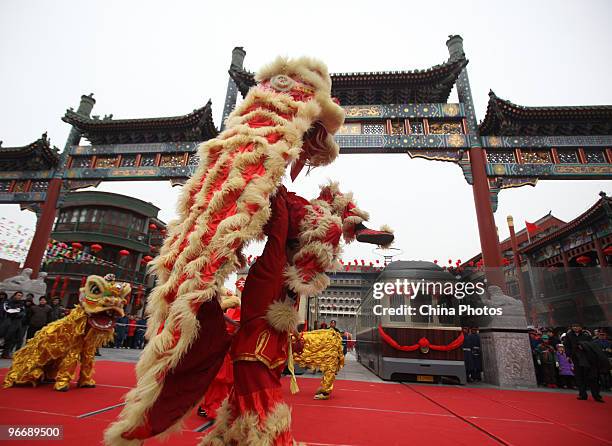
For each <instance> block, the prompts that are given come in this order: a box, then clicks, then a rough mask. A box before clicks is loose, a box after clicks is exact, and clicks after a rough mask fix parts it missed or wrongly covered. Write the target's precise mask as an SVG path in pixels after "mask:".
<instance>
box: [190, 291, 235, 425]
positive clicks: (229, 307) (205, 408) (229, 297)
mask: <svg viewBox="0 0 612 446" xmlns="http://www.w3.org/2000/svg"><path fill="white" fill-rule="evenodd" d="M222 296H223V300H222V301H221V309H222V310H223V311H224V312H225V320H226V321H227V322H226V328H227V332H228V333H229V334H230V335H232V334H234V333H235V331H236V327H237V325H239V323H240V298H239V297H238V296H236V295H235V294H234V293H232V292H231V291H229V290H228V291H227V292H226V293H225V294H223V293H222ZM233 385H234V371H233V369H232V359H231V358H230V355H229V353H226V354H225V358H223V365H221V368H220V369H219V372H218V373H217V376H215V379H214V380H213V382H212V383H210V386H208V390H207V391H206V394H205V395H204V399H203V400H202V403H201V404H200V407H199V410H198V415H200V416H205V417H208V418H216V417H217V410H218V409H219V407H220V406H221V404H222V403H223V400H225V398H227V396H228V395H229V393H230V391H231V390H232V387H233Z"/></svg>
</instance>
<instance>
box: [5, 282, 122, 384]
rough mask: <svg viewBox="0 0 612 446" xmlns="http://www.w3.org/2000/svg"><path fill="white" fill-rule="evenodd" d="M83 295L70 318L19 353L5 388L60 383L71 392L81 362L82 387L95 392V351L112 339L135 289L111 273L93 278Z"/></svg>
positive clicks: (42, 332) (44, 330)
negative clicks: (129, 297) (118, 319)
mask: <svg viewBox="0 0 612 446" xmlns="http://www.w3.org/2000/svg"><path fill="white" fill-rule="evenodd" d="M80 291H81V297H80V302H79V305H77V307H76V308H75V309H73V310H72V311H71V312H70V314H69V315H68V316H66V317H64V318H62V319H59V320H57V321H55V322H52V323H50V324H48V325H46V326H45V327H43V328H42V329H41V330H39V331H38V332H37V333H36V335H35V336H34V337H33V338H32V339H30V340H29V341H28V342H27V344H26V345H25V346H24V347H23V348H22V349H20V350H19V351H17V352H16V353H15V356H14V359H13V364H12V365H11V368H10V370H9V372H8V374H7V375H6V377H5V379H4V387H11V386H13V385H16V384H17V385H19V384H32V385H33V386H36V385H37V384H38V383H40V382H42V381H45V380H55V390H59V391H62V392H66V391H68V389H69V388H70V381H71V380H72V379H73V378H74V376H75V372H76V369H77V366H78V365H79V363H80V366H81V367H80V373H79V381H78V386H79V387H95V384H96V382H95V381H94V379H93V374H94V362H95V354H96V349H97V348H99V347H101V346H103V345H105V344H107V343H108V342H110V341H111V340H112V339H113V336H114V332H115V320H116V319H117V318H118V317H121V316H123V314H124V313H123V307H124V306H125V304H126V297H127V296H128V295H129V294H130V292H131V288H130V285H129V284H127V283H122V282H115V278H114V276H113V275H112V274H111V275H107V276H105V277H104V278H102V277H99V276H89V277H88V278H87V282H86V283H85V286H84V287H83V288H81V290H80Z"/></svg>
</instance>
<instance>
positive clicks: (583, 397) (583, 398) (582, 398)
mask: <svg viewBox="0 0 612 446" xmlns="http://www.w3.org/2000/svg"><path fill="white" fill-rule="evenodd" d="M576 399H577V400H582V401H585V400H587V399H588V397H586V396H579V397H577V398H576Z"/></svg>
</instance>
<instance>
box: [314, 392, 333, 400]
mask: <svg viewBox="0 0 612 446" xmlns="http://www.w3.org/2000/svg"><path fill="white" fill-rule="evenodd" d="M329 397H330V395H329V393H317V394H316V395H315V396H314V399H315V400H328V399H329Z"/></svg>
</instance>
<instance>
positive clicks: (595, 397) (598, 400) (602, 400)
mask: <svg viewBox="0 0 612 446" xmlns="http://www.w3.org/2000/svg"><path fill="white" fill-rule="evenodd" d="M593 399H594V400H595V401H597V402H598V403H605V401H604V399H603V398H602V397H600V396H594V397H593Z"/></svg>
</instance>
